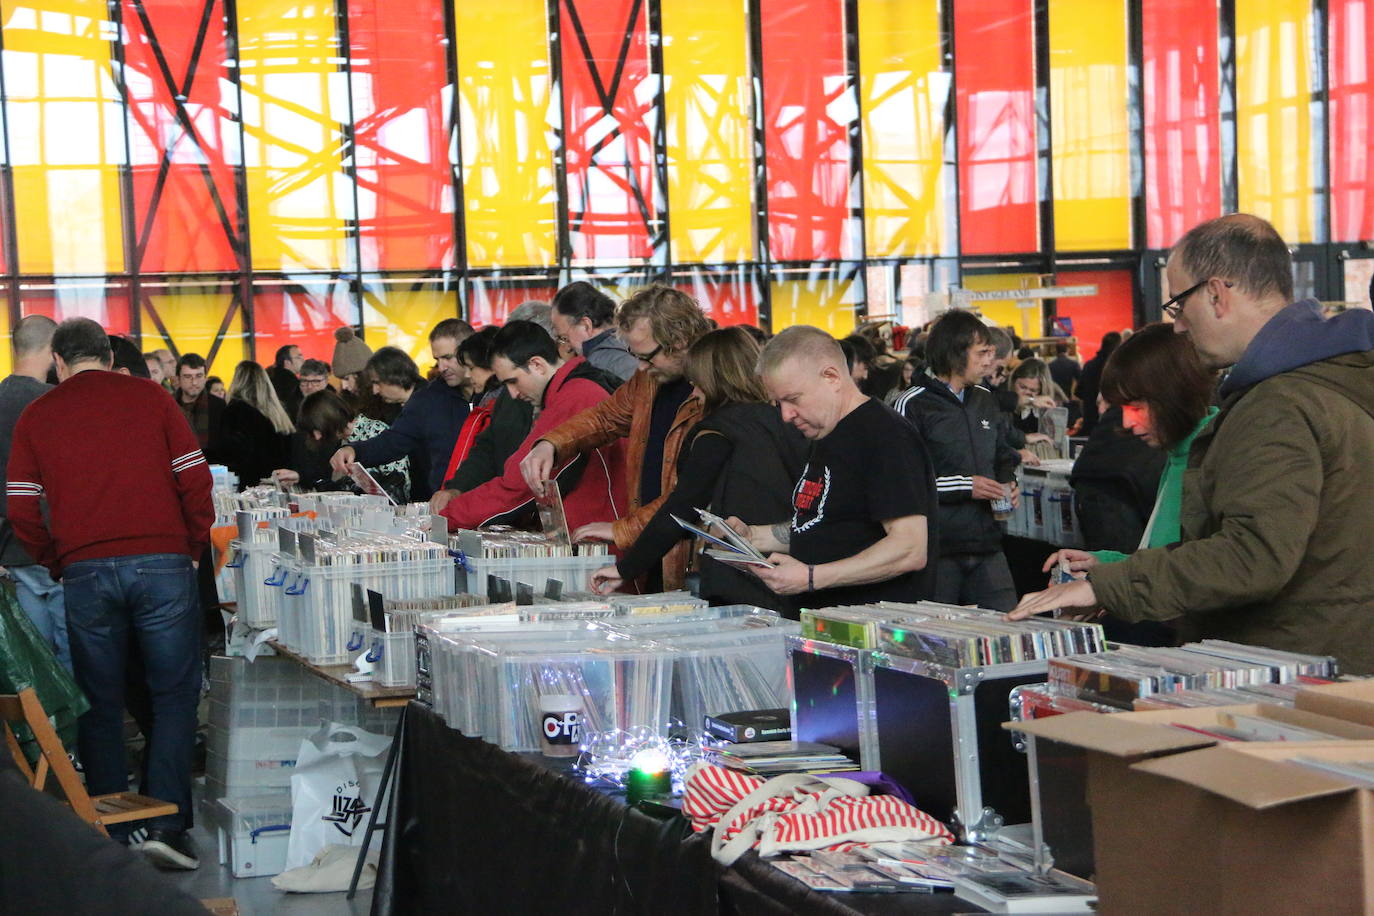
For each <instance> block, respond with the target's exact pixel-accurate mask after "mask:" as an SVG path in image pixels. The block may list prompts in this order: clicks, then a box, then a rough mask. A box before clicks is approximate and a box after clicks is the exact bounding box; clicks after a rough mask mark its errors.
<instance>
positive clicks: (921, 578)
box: [727, 325, 936, 607]
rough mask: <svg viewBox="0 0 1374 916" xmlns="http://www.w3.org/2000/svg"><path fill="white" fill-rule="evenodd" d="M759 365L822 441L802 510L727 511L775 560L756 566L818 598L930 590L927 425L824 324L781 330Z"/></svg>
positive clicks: (774, 581)
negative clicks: (898, 406) (880, 394)
mask: <svg viewBox="0 0 1374 916" xmlns="http://www.w3.org/2000/svg"><path fill="white" fill-rule="evenodd" d="M758 369H759V374H760V375H761V376H762V378H763V385H764V389H765V390H766V391H767V393H768V396H769V398H770V399H771V400H773V401H774V402H775V403H777V404H778V407H779V410H780V411H781V416H782V420H783V422H785V423H790V424H791V425H793V426H795V427H796V428H797V429H798V430H799V431H800V432H801V433H802V435H804V436H805V437H806V438H808V439H810V440H811V450H810V453H809V455H808V457H807V461H806V464H805V466H804V467H803V469H802V473H801V476H800V479H799V480H798V481H797V483H796V486H795V487H794V488H793V491H792V517H791V519H790V521H789V520H784V519H779V520H778V521H777V522H775V523H774V524H765V525H747V524H745V523H744V522H743V521H741V520H740V519H738V518H731V519H728V520H727V522H728V524H730V526H731V527H732V528H734V530H735V531H736V532H737V533H739V534H741V535H743V536H745V537H747V538H748V539H749V541H750V543H751V544H752V545H753V546H754V547H755V548H756V549H757V550H759V551H761V552H763V553H766V554H768V559H769V560H770V561H771V562H772V563H773V564H774V566H773V567H772V568H758V567H748V568H749V569H751V570H753V571H755V574H756V575H758V577H759V578H760V579H761V580H763V583H764V584H765V585H767V586H768V587H769V588H770V589H772V590H773V591H774V592H776V593H778V594H780V595H802V596H803V598H802V603H803V604H804V605H805V606H807V607H834V606H836V605H842V604H868V603H872V602H875V601H917V600H921V599H924V598H930V597H931V596H932V595H933V594H934V581H933V580H934V575H935V564H934V562H932V561H933V559H934V557H935V550H934V545H935V544H936V537H935V535H936V532H935V523H934V521H933V519H934V516H935V511H936V497H935V475H934V472H933V471H932V469H931V463H930V456H929V454H927V452H926V447H925V443H923V442H922V441H921V437H920V435H919V434H918V433H917V432H916V429H915V427H913V426H912V425H911V424H910V423H908V422H907V421H906V420H904V419H903V418H902V417H901V416H900V415H898V414H897V413H895V412H894V411H893V410H892V409H891V408H890V407H888V406H886V405H885V404H883V403H882V402H881V401H877V400H874V399H873V398H870V397H866V396H865V395H864V394H863V393H862V392H861V391H860V390H859V388H858V386H857V385H855V384H854V381H853V379H852V378H851V377H850V375H849V371H848V369H847V367H846V365H845V358H844V353H843V352H842V351H841V350H840V345H839V344H838V343H837V342H836V341H835V339H834V338H833V337H831V336H830V335H829V334H827V333H825V332H824V331H822V330H820V329H819V328H813V327H808V326H805V325H799V326H796V327H791V328H787V329H786V330H784V331H782V332H781V333H779V334H778V335H777V336H776V337H774V338H773V339H772V340H770V341H769V342H768V345H767V346H766V347H764V349H763V353H762V355H761V356H760V357H759V366H758Z"/></svg>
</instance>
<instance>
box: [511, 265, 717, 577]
mask: <svg viewBox="0 0 1374 916" xmlns="http://www.w3.org/2000/svg"><path fill="white" fill-rule="evenodd" d="M616 322H617V324H618V325H619V328H620V333H621V336H622V338H623V339H624V341H625V344H626V346H627V347H628V348H629V351H630V353H631V355H633V356H634V357H635V358H636V359H637V360H639V362H640V363H642V364H643V366H642V368H641V369H640V371H638V372H636V373H635V374H634V375H633V376H631V378H630V380H629V381H628V382H626V383H625V384H624V385H622V386H621V387H620V388H619V389H617V390H616V392H615V394H613V395H612V396H611V397H609V398H607V399H606V400H604V401H602V402H601V403H600V404H598V405H596V406H595V407H593V408H591V409H590V410H585V411H583V412H582V413H580V414H578V415H577V416H575V417H573V418H572V419H571V420H569V421H568V422H567V423H563V424H561V425H560V426H558V427H556V428H554V429H552V430H549V431H548V432H547V433H544V434H543V435H542V436H541V437H540V439H539V441H538V442H536V443H535V444H534V447H533V448H531V449H530V453H529V454H528V455H526V456H525V459H524V461H522V462H521V463H520V470H521V472H522V473H523V474H524V477H525V481H526V483H528V484H529V486H530V489H532V490H534V491H535V492H536V493H538V492H540V491H541V490H542V488H543V481H545V480H547V479H548V477H549V472H550V471H551V470H552V469H553V467H554V463H555V461H558V462H561V461H563V460H565V459H567V458H568V457H571V456H572V455H577V454H583V453H585V452H587V451H589V450H592V449H596V448H600V447H601V446H604V445H608V444H610V443H612V442H614V441H616V440H617V439H622V438H623V439H628V441H627V442H626V461H625V489H626V491H627V493H628V498H627V505H626V506H625V507H623V508H622V510H621V513H620V516H619V518H617V519H616V520H615V521H614V522H597V523H595V524H591V525H583V526H582V527H581V528H579V529H578V530H577V531H575V532H574V533H573V537H574V539H576V540H601V541H611V542H613V543H614V544H615V545H616V546H617V547H619V548H622V549H624V548H626V547H629V546H630V545H631V544H633V543H634V541H635V538H637V537H639V533H640V531H642V530H643V529H644V526H645V525H647V524H648V523H649V520H650V519H652V518H653V517H654V513H655V512H656V511H658V507H659V505H660V503H662V501H663V498H664V496H666V495H667V494H668V493H671V492H672V490H673V487H674V486H676V484H677V456H678V451H679V450H680V449H681V448H682V443H683V440H684V439H685V438H686V436H687V431H688V430H690V429H691V428H692V427H693V426H695V425H696V423H697V421H698V420H700V419H701V401H700V400H698V399H697V398H693V397H692V396H691V394H692V385H691V383H690V382H688V381H687V380H686V379H685V378H684V377H683V371H684V369H685V368H686V364H687V351H688V349H690V348H691V346H692V344H694V343H696V342H697V339H698V338H700V337H701V336H702V335H703V334H705V333H706V332H707V331H709V330H710V329H711V326H710V324H709V323H708V322H707V320H706V315H705V314H704V313H703V312H702V311H701V307H700V306H699V305H697V303H696V300H694V299H693V298H692V297H690V296H688V295H687V294H686V293H683V292H681V291H679V290H676V289H673V288H672V287H668V286H661V285H658V284H655V285H653V286H648V287H646V288H644V289H642V290H640V291H639V292H637V293H635V294H634V295H633V296H630V297H629V298H628V299H626V300H625V301H624V302H623V303H621V306H620V312H619V313H618V314H617V316H616ZM691 547H692V544H691V541H687V540H684V541H681V542H679V543H678V545H677V546H676V547H674V548H673V549H672V550H671V551H669V552H668V554H667V555H665V556H664V558H663V562H662V564H661V565H660V566H659V567H658V568H657V569H656V570H655V571H654V572H653V573H651V574H650V575H649V576H648V580H647V581H646V582H645V583H643V584H644V585H645V586H646V587H647V588H648V589H649V590H650V591H658V590H660V589H675V588H680V587H681V586H682V583H683V580H684V577H685V574H686V570H687V560H688V557H689V556H690V551H691Z"/></svg>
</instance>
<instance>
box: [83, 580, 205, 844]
mask: <svg viewBox="0 0 1374 916" xmlns="http://www.w3.org/2000/svg"><path fill="white" fill-rule="evenodd" d="M62 584H63V586H65V590H66V599H67V627H68V633H69V635H70V637H71V647H72V662H73V665H74V668H75V674H76V682H77V684H79V685H80V687H81V689H82V690H83V691H85V694H86V698H87V699H88V700H90V702H91V708H90V711H89V712H87V713H86V714H85V715H84V716H82V717H81V720H80V722H79V723H78V732H77V747H78V748H79V750H80V753H81V763H82V765H83V766H85V768H86V788H87V789H88V790H89V791H90V793H91V794H92V795H103V794H105V793H107V792H123V791H126V790H127V789H128V788H129V779H128V769H127V768H126V767H125V759H124V678H125V668H126V666H127V664H128V661H129V651H130V640H131V639H132V640H135V641H136V642H137V645H138V648H139V650H140V654H141V655H142V657H143V665H144V676H145V679H146V682H147V685H148V692H149V693H150V695H151V699H152V715H153V718H152V729H151V731H152V734H150V735H148V736H147V738H148V747H147V792H148V794H149V795H151V796H152V797H153V798H158V799H161V800H163V801H169V802H174V803H176V804H177V805H178V807H179V808H180V810H179V811H178V813H177V814H174V815H169V816H167V817H160V818H154V819H153V820H151V821H149V822H147V825H148V826H150V827H165V828H170V829H172V830H184V829H187V828H189V827H190V826H191V762H192V753H193V747H194V745H195V735H196V706H197V704H198V703H199V701H200V686H201V613H200V601H199V598H198V596H197V593H196V574H195V570H194V569H193V568H192V567H191V559H190V558H189V557H186V556H184V555H181V554H173V553H158V554H145V555H142V556H129V557H110V558H107V559H101V560H83V561H81V562H78V563H73V564H71V565H70V566H68V567H67V569H66V571H65V573H64V575H63V578H62ZM119 827H123V828H124V829H123V830H122V831H121V830H119V829H118V828H119ZM128 829H129V828H128V827H127V826H126V825H116V828H115V829H111V831H110V833H111V835H119V834H121V833H123V834H127V831H128Z"/></svg>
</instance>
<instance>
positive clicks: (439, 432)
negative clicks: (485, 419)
mask: <svg viewBox="0 0 1374 916" xmlns="http://www.w3.org/2000/svg"><path fill="white" fill-rule="evenodd" d="M467 418H468V402H467V399H466V398H464V397H463V393H462V392H461V391H460V390H459V389H458V388H457V387H450V386H449V385H448V384H447V383H445V382H444V380H443V379H441V378H438V379H435V380H434V381H432V382H430V383H429V384H428V385H426V386H424V387H423V388H420V389H417V390H416V391H415V393H414V394H412V395H411V396H410V400H409V401H406V406H405V407H404V408H402V410H401V414H400V416H398V417H397V418H396V422H395V423H392V424H391V426H390V427H389V428H388V429H387V430H386V431H385V432H383V433H381V434H380V435H377V436H374V437H373V438H371V439H368V440H366V441H364V442H355V443H353V452H354V455H355V456H356V458H357V461H358V463H359V464H361V465H363V466H364V467H370V468H371V467H377V466H379V465H383V464H386V463H387V462H390V461H395V460H396V459H398V458H405V457H409V458H410V485H411V494H412V497H411V498H412V499H414V500H416V501H420V500H425V499H429V497H430V496H431V495H432V494H433V493H434V491H435V490H437V489H438V488H439V487H440V486H441V485H442V484H443V480H441V479H440V478H442V477H443V476H444V469H445V468H447V467H448V459H449V456H450V455H452V454H453V444H454V443H455V442H457V441H458V431H459V430H460V429H462V428H463V421H464V420H466V419H467Z"/></svg>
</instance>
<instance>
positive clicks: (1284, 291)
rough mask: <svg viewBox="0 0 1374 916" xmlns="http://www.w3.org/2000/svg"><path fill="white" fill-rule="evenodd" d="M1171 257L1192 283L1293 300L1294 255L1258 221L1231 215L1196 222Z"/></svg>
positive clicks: (1267, 224) (1265, 224)
mask: <svg viewBox="0 0 1374 916" xmlns="http://www.w3.org/2000/svg"><path fill="white" fill-rule="evenodd" d="M1172 257H1175V258H1177V259H1178V266H1179V268H1181V269H1182V270H1183V272H1184V273H1186V274H1187V275H1188V276H1190V277H1192V278H1193V282H1195V283H1200V282H1203V281H1206V280H1209V279H1211V278H1212V277H1220V278H1221V279H1223V280H1230V281H1231V282H1233V283H1235V284H1236V286H1238V287H1239V288H1240V289H1241V291H1242V292H1245V293H1249V294H1250V295H1251V296H1254V297H1256V298H1264V297H1268V296H1273V295H1279V296H1282V297H1283V300H1284V302H1285V303H1287V302H1292V301H1293V256H1292V255H1291V254H1289V252H1288V245H1287V244H1286V243H1285V242H1284V240H1283V237H1282V236H1280V235H1279V233H1278V230H1277V229H1275V228H1274V227H1273V226H1272V225H1270V223H1269V222H1268V221H1266V220H1263V219H1260V218H1259V217H1258V216H1252V215H1251V214H1249V213H1231V214H1228V215H1226V216H1219V217H1217V218H1216V219H1209V220H1208V221H1207V222H1205V223H1199V224H1198V225H1196V226H1194V227H1193V228H1192V229H1189V230H1188V232H1187V233H1186V234H1185V235H1184V236H1183V238H1181V239H1179V240H1178V244H1177V245H1175V246H1174V250H1173V253H1172ZM1175 292H1182V290H1175Z"/></svg>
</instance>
